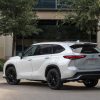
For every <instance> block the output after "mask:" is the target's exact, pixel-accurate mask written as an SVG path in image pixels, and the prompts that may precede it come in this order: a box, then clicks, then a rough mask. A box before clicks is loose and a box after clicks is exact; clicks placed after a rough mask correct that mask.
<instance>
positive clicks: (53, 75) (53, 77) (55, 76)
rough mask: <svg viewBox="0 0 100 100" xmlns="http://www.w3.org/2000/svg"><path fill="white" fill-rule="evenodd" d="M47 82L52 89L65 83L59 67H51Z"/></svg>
mask: <svg viewBox="0 0 100 100" xmlns="http://www.w3.org/2000/svg"><path fill="white" fill-rule="evenodd" d="M47 83H48V86H49V87H50V88H51V89H55V90H56V89H60V88H61V87H62V85H63V83H62V82H61V77H60V73H59V71H58V70H57V69H55V68H54V69H50V70H49V71H48V73H47Z"/></svg>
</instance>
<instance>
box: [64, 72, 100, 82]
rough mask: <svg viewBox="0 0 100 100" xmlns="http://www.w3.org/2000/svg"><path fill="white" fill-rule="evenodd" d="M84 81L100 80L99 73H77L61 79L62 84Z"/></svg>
mask: <svg viewBox="0 0 100 100" xmlns="http://www.w3.org/2000/svg"><path fill="white" fill-rule="evenodd" d="M85 79H100V71H92V72H77V73H76V74H75V75H74V76H73V77H70V78H66V79H62V82H69V81H78V80H85Z"/></svg>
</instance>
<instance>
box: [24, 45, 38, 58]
mask: <svg viewBox="0 0 100 100" xmlns="http://www.w3.org/2000/svg"><path fill="white" fill-rule="evenodd" d="M36 48H37V45H33V46H31V47H30V48H29V49H28V50H27V51H26V52H25V53H24V56H23V57H27V56H33V55H34V53H35V50H36Z"/></svg>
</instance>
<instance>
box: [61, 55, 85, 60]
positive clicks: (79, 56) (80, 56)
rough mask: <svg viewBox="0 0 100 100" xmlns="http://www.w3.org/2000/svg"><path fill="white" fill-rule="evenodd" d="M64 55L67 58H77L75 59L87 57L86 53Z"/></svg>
mask: <svg viewBox="0 0 100 100" xmlns="http://www.w3.org/2000/svg"><path fill="white" fill-rule="evenodd" d="M63 57H64V58H66V59H72V60H75V59H81V58H85V57H86V55H68V56H63Z"/></svg>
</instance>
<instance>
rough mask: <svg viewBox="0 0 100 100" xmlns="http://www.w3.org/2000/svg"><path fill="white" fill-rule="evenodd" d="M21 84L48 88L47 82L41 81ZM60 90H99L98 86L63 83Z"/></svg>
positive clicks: (22, 84)
mask: <svg viewBox="0 0 100 100" xmlns="http://www.w3.org/2000/svg"><path fill="white" fill-rule="evenodd" d="M20 85H21V86H34V87H41V88H42V87H43V88H44V87H45V88H49V87H48V84H47V83H45V84H44V83H41V82H22V83H20ZM60 90H90V91H91V90H100V86H97V87H93V88H87V87H85V86H78V85H77V86H72V85H63V87H62V88H61V89H60Z"/></svg>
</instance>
